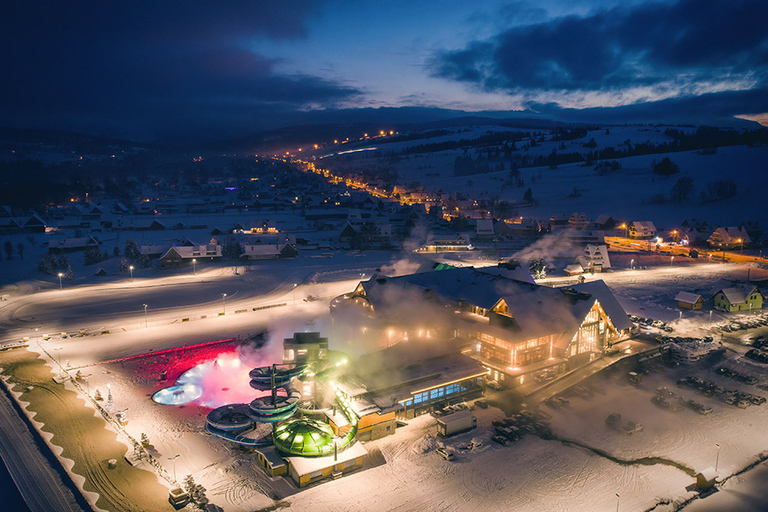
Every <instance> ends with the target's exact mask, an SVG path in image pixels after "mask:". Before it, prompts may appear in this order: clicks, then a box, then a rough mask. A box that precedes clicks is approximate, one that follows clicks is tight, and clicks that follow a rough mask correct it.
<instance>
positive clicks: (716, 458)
mask: <svg viewBox="0 0 768 512" xmlns="http://www.w3.org/2000/svg"><path fill="white" fill-rule="evenodd" d="M715 446H717V455H716V456H715V473H717V465H718V463H719V462H720V445H719V444H717V443H715Z"/></svg>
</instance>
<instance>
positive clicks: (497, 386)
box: [485, 380, 504, 391]
mask: <svg viewBox="0 0 768 512" xmlns="http://www.w3.org/2000/svg"><path fill="white" fill-rule="evenodd" d="M485 385H486V386H488V387H489V388H491V389H495V390H496V391H501V390H502V389H504V387H503V386H502V385H501V384H499V383H498V381H495V380H489V381H488V382H486V384H485Z"/></svg>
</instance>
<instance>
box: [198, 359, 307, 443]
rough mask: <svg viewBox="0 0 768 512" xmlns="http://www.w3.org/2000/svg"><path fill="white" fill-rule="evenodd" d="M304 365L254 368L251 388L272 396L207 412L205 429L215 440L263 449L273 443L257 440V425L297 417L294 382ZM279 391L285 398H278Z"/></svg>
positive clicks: (267, 440)
mask: <svg viewBox="0 0 768 512" xmlns="http://www.w3.org/2000/svg"><path fill="white" fill-rule="evenodd" d="M305 368H306V367H305V366H295V367H293V368H277V365H272V366H262V367H259V368H254V369H253V370H251V372H250V373H249V377H250V378H251V387H252V388H254V389H258V390H259V391H271V392H272V394H271V395H267V396H263V397H259V398H256V399H255V400H253V401H252V402H251V403H250V404H230V405H224V406H222V407H218V408H216V409H214V410H212V411H211V412H210V413H208V417H207V418H206V425H205V428H206V430H207V431H208V432H209V433H210V434H211V435H214V436H216V437H220V438H222V439H226V440H227V441H231V442H233V443H237V444H240V445H243V446H264V445H268V444H271V443H272V440H271V439H270V438H268V437H255V436H254V434H255V428H254V426H255V425H254V424H255V423H277V422H278V421H283V420H287V419H288V418H290V417H291V416H293V415H294V413H295V412H296V409H297V408H298V406H299V399H300V398H301V392H300V391H299V390H297V389H296V388H294V387H293V385H292V383H291V381H292V380H293V378H294V377H297V376H298V375H301V373H302V372H304V370H305ZM278 389H282V390H284V391H285V396H283V395H282V394H281V395H278V394H277V391H278Z"/></svg>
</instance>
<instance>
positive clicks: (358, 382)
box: [341, 339, 485, 412]
mask: <svg viewBox="0 0 768 512" xmlns="http://www.w3.org/2000/svg"><path fill="white" fill-rule="evenodd" d="M462 343H463V341H462V340H459V339H452V340H436V339H428V340H410V341H403V342H400V343H397V344H396V345H393V346H391V347H388V348H385V349H382V350H377V351H375V352H369V353H367V354H364V355H362V356H360V358H359V359H358V360H357V361H356V362H355V364H354V373H353V374H352V375H350V377H351V382H350V384H351V385H350V386H349V387H348V389H350V390H351V389H353V388H355V387H357V392H358V393H360V392H362V395H361V396H360V397H359V398H362V399H364V400H365V401H367V402H369V403H371V404H374V405H375V406H376V408H377V409H379V411H380V412H388V411H391V410H396V409H399V408H400V407H401V405H400V403H399V402H400V401H402V400H407V399H410V398H411V397H412V396H413V394H414V393H415V392H416V391H419V390H423V389H429V388H431V387H435V386H440V385H442V384H445V383H447V382H453V381H456V380H461V379H466V378H470V377H473V376H477V375H482V374H483V373H485V369H484V368H483V367H482V365H481V364H480V363H479V362H478V361H476V360H475V359H472V358H471V357H469V356H467V355H464V354H462V353H461V352H460V351H459V350H460V346H461V344H462ZM341 380H342V385H344V384H345V383H346V382H347V379H344V378H343V379H341ZM345 387H347V386H345ZM357 402H361V401H360V400H355V403H357ZM363 405H364V404H363ZM360 412H362V411H360Z"/></svg>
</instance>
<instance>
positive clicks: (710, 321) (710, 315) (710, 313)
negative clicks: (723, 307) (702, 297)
mask: <svg viewBox="0 0 768 512" xmlns="http://www.w3.org/2000/svg"><path fill="white" fill-rule="evenodd" d="M709 323H710V324H711V323H712V310H711V309H710V310H709Z"/></svg>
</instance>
